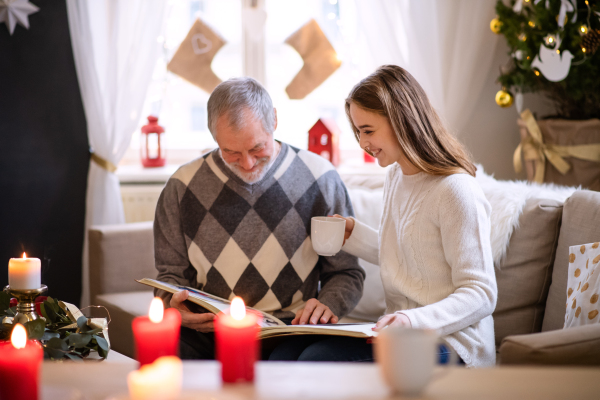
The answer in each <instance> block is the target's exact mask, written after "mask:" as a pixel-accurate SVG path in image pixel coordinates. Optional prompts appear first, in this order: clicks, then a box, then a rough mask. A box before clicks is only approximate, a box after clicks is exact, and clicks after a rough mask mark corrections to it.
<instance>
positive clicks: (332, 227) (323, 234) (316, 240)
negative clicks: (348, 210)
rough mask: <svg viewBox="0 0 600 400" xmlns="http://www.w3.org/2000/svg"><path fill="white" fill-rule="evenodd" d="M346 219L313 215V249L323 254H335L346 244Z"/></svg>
mask: <svg viewBox="0 0 600 400" xmlns="http://www.w3.org/2000/svg"><path fill="white" fill-rule="evenodd" d="M345 231H346V220H345V219H343V218H337V217H312V218H311V220H310V240H311V242H312V246H313V249H314V250H315V251H316V252H317V254H319V255H322V256H334V255H336V254H337V253H338V252H339V251H340V250H341V249H342V245H343V244H344V233H345Z"/></svg>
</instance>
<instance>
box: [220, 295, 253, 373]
mask: <svg viewBox="0 0 600 400" xmlns="http://www.w3.org/2000/svg"><path fill="white" fill-rule="evenodd" d="M259 323H260V315H257V314H255V313H246V306H245V305H244V300H242V299H241V298H240V297H235V298H234V299H233V301H232V302H231V307H230V308H229V313H220V314H218V315H217V316H216V318H215V345H216V356H217V360H219V361H220V362H221V367H222V370H221V375H222V378H223V382H227V383H235V382H252V381H254V363H255V362H256V359H257V358H258V353H259V342H258V340H257V337H258V333H259V330H260V327H259V325H258V324H259Z"/></svg>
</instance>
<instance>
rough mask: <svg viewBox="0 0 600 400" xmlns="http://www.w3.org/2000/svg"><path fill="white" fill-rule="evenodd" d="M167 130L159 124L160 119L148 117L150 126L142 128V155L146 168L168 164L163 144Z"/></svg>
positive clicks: (152, 116)
mask: <svg viewBox="0 0 600 400" xmlns="http://www.w3.org/2000/svg"><path fill="white" fill-rule="evenodd" d="M164 133H165V129H164V128H163V127H162V126H160V125H159V124H158V117H155V116H154V115H150V116H148V125H144V126H142V136H141V143H140V153H141V157H142V165H143V166H144V167H146V168H152V167H164V166H165V164H166V163H167V160H166V158H165V149H164V144H163V140H164V139H163V137H164Z"/></svg>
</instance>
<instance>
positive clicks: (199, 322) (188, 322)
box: [169, 290, 215, 332]
mask: <svg viewBox="0 0 600 400" xmlns="http://www.w3.org/2000/svg"><path fill="white" fill-rule="evenodd" d="M189 294H190V292H188V291H187V290H182V291H180V292H177V293H175V294H173V296H172V297H171V302H170V303H169V304H170V306H171V308H175V309H176V310H177V311H179V313H180V314H181V325H183V326H185V327H186V328H190V329H194V330H196V331H198V332H213V331H214V325H213V320H214V319H215V314H213V313H203V314H197V313H193V312H191V311H190V309H189V308H187V306H186V305H185V304H184V303H183V302H184V301H185V300H187V298H188V296H189Z"/></svg>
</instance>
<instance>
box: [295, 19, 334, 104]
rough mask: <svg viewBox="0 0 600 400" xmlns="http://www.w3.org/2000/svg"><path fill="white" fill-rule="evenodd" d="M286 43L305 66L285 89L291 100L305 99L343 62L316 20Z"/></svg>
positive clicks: (306, 25)
mask: <svg viewBox="0 0 600 400" xmlns="http://www.w3.org/2000/svg"><path fill="white" fill-rule="evenodd" d="M285 43H287V44H289V45H290V46H292V47H293V48H294V49H295V50H296V51H297V52H298V53H299V54H300V56H301V57H302V60H303V61H304V65H303V66H302V69H301V70H300V71H298V74H296V76H295V77H294V79H292V81H291V82H290V84H289V85H288V86H287V87H286V88H285V91H286V93H287V94H288V96H289V98H290V99H303V98H305V97H306V96H307V95H308V94H309V93H310V92H312V91H313V90H315V89H316V88H317V87H318V86H319V85H320V84H322V83H323V82H325V80H326V79H327V78H329V76H331V74H333V73H334V72H335V70H337V69H338V68H339V67H340V65H342V62H341V61H340V60H339V58H338V56H337V54H336V52H335V49H334V48H333V46H332V45H331V43H330V42H329V40H327V37H326V36H325V34H324V33H323V31H322V30H321V28H320V27H319V24H318V23H317V21H315V20H314V19H312V20H310V21H309V22H307V23H306V24H305V25H304V26H302V27H301V28H300V29H298V30H297V31H296V32H294V33H293V34H292V35H291V36H290V37H289V38H287V39H286V40H285Z"/></svg>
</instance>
